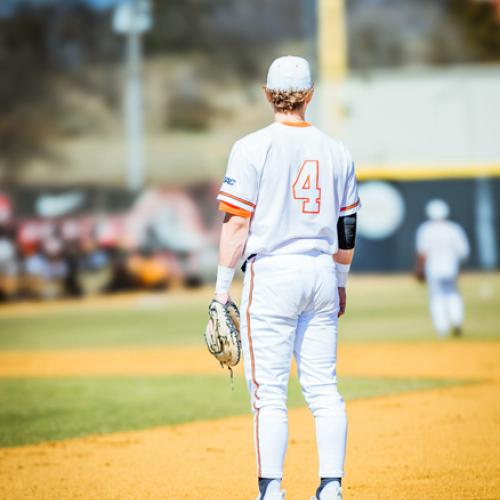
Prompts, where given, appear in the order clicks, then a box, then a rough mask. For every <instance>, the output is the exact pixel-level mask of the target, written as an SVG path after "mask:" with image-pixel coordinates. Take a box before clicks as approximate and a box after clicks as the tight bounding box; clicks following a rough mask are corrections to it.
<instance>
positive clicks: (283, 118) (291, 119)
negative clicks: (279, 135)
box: [274, 110, 307, 124]
mask: <svg viewBox="0 0 500 500" xmlns="http://www.w3.org/2000/svg"><path fill="white" fill-rule="evenodd" d="M274 121H275V122H278V123H284V124H287V123H293V124H295V123H297V124H301V123H307V122H306V119H305V110H301V111H295V112H293V113H274Z"/></svg>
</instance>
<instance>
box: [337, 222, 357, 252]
mask: <svg viewBox="0 0 500 500" xmlns="http://www.w3.org/2000/svg"><path fill="white" fill-rule="evenodd" d="M337 235H338V239H339V249H341V250H351V249H353V248H354V244H355V240H356V214H352V215H346V216H345V217H339V220H338V222H337Z"/></svg>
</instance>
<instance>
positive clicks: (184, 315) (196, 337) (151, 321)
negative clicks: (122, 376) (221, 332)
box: [0, 304, 207, 350]
mask: <svg viewBox="0 0 500 500" xmlns="http://www.w3.org/2000/svg"><path fill="white" fill-rule="evenodd" d="M206 321H207V306H206V305H205V304H204V305H203V306H202V305H193V306H190V307H188V306H182V307H179V308H175V309H173V308H165V309H164V310H147V309H142V308H137V309H127V308H125V309H123V308H122V309H112V310H95V311H83V312H77V311H63V312H57V313H44V314H38V315H29V316H27V317H15V318H0V350H19V349H29V350H31V349H73V348H101V347H116V346H118V347H119V346H123V347H126V346H144V347H148V346H157V345H192V344H200V345H202V344H203V333H202V332H203V329H204V326H205V324H206Z"/></svg>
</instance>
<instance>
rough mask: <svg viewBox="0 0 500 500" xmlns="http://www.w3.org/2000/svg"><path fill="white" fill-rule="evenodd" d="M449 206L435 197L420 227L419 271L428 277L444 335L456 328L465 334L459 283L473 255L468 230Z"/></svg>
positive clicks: (437, 323)
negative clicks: (451, 214) (451, 218)
mask: <svg viewBox="0 0 500 500" xmlns="http://www.w3.org/2000/svg"><path fill="white" fill-rule="evenodd" d="M449 212H450V210H449V207H448V205H447V204H446V203H445V202H444V201H443V200H438V199H436V200H431V201H430V202H429V203H428V204H427V206H426V213H427V217H428V219H429V220H427V221H426V222H424V223H423V224H421V225H420V227H419V228H418V230H417V240H416V247H417V264H416V274H417V278H418V279H419V280H421V281H426V282H427V286H428V289H429V307H430V310H431V316H432V321H433V323H434V328H435V329H436V332H437V334H438V335H439V336H440V337H444V336H446V335H448V334H449V333H450V331H452V333H453V335H455V336H457V337H458V336H460V335H461V334H462V324H463V320H464V306H463V301H462V297H461V295H460V292H459V290H458V287H457V279H458V275H459V272H460V264H461V263H462V262H463V261H464V260H465V259H467V257H468V256H469V243H468V241H467V236H466V235H465V232H464V230H463V229H462V228H461V227H460V226H459V225H458V224H457V223H455V222H451V221H449V220H447V219H448V215H449Z"/></svg>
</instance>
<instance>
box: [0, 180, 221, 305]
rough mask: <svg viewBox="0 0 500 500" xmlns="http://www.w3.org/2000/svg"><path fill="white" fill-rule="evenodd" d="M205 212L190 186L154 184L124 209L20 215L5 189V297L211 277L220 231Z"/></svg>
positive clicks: (1, 241)
mask: <svg viewBox="0 0 500 500" xmlns="http://www.w3.org/2000/svg"><path fill="white" fill-rule="evenodd" d="M56 201H57V198H56ZM204 215H205V217H203V210H201V209H200V207H199V206H198V205H197V203H196V202H195V200H194V199H193V197H192V196H190V195H189V194H188V193H186V192H183V191H178V190H175V191H174V190H149V191H145V192H143V193H142V194H140V195H139V196H138V197H136V199H135V200H134V201H133V202H132V203H131V206H130V208H129V209H127V210H124V211H121V212H116V213H105V212H102V211H100V212H98V213H91V214H89V213H82V214H76V215H75V214H65V213H64V209H63V210H62V214H57V215H53V216H51V217H47V216H43V217H42V216H38V215H35V216H31V217H16V213H15V208H14V204H13V201H12V199H11V198H10V197H9V196H8V195H7V194H5V193H4V194H1V193H0V296H1V298H2V299H3V300H14V299H17V298H32V299H53V298H57V297H62V296H65V295H74V296H83V295H88V294H94V293H103V292H111V291H114V290H120V289H122V290H123V289H137V288H146V289H163V288H165V287H168V286H172V285H186V286H196V285H200V284H202V283H204V282H206V281H209V280H212V279H213V276H212V273H213V272H214V271H213V270H214V269H215V267H216V266H215V262H216V241H217V238H218V234H217V224H209V223H208V224H207V220H209V221H210V220H211V218H210V217H209V218H208V219H207V217H206V215H207V214H206V213H205V214H204ZM211 216H212V218H213V220H214V222H215V219H216V213H213V214H211Z"/></svg>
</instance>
